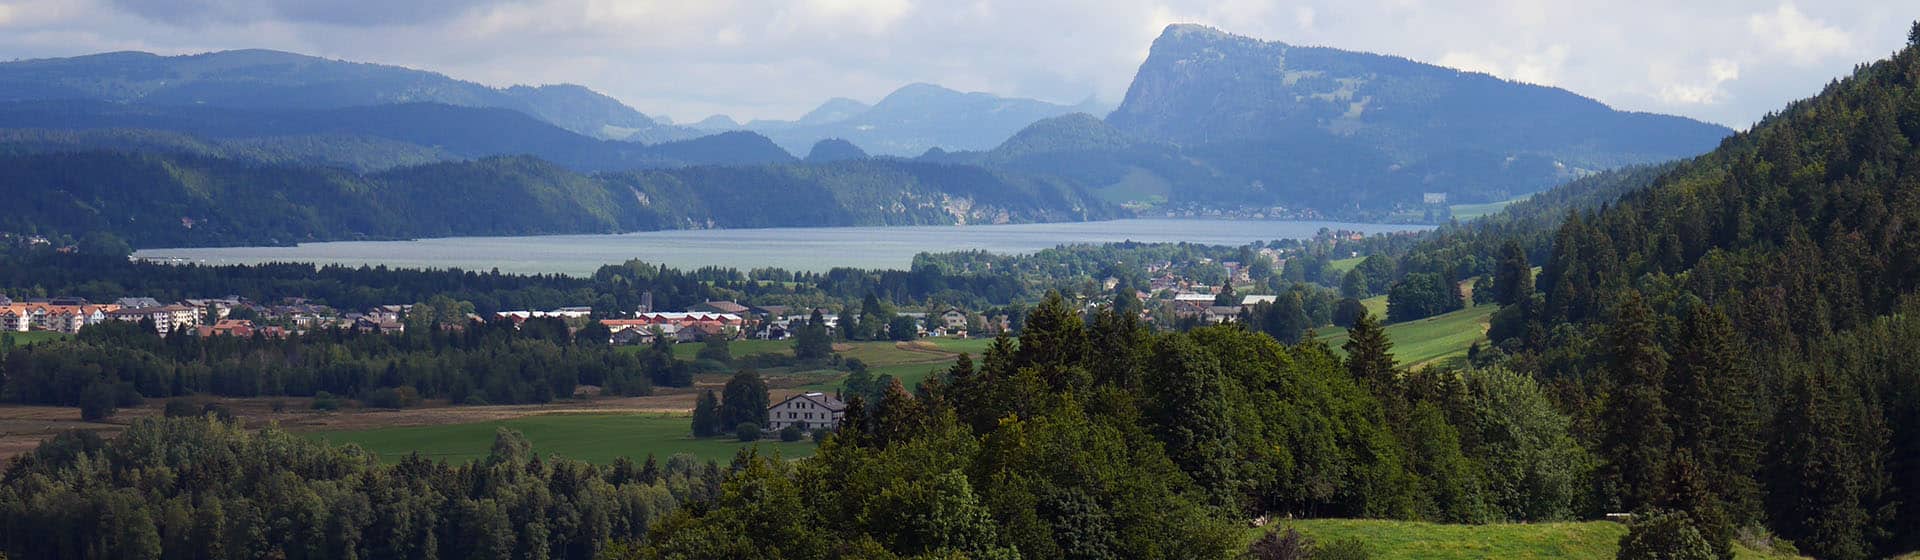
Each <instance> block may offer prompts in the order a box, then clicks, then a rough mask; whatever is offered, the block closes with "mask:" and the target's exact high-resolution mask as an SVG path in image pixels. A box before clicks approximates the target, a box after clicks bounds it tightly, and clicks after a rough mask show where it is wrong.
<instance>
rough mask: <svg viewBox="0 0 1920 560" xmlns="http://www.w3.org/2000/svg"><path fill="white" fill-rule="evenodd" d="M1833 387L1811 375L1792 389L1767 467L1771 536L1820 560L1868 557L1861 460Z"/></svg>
mask: <svg viewBox="0 0 1920 560" xmlns="http://www.w3.org/2000/svg"><path fill="white" fill-rule="evenodd" d="M1836 384H1837V381H1836V380H1835V379H1834V378H1833V376H1832V375H1830V374H1828V373H1826V372H1825V371H1824V370H1821V369H1818V368H1815V369H1812V370H1811V371H1809V372H1806V373H1803V374H1801V375H1799V376H1798V378H1797V379H1796V380H1795V381H1794V385H1793V389H1792V394H1791V397H1790V399H1791V400H1790V402H1789V403H1788V405H1787V406H1786V407H1785V408H1784V409H1782V410H1781V412H1780V414H1781V419H1780V421H1779V422H1778V423H1779V424H1780V428H1779V430H1780V434H1779V435H1778V436H1777V440H1776V443H1775V445H1776V446H1777V448H1776V449H1775V450H1774V451H1773V458H1772V460H1771V461H1769V462H1770V463H1771V467H1772V470H1773V473H1772V477H1771V479H1772V483H1771V484H1770V485H1769V486H1768V501H1769V502H1770V503H1771V507H1770V508H1769V509H1770V510H1771V513H1772V516H1771V519H1773V520H1774V522H1775V525H1776V528H1777V529H1778V530H1779V531H1780V533H1781V534H1782V536H1785V537H1787V538H1790V539H1793V541H1794V543H1796V544H1797V545H1799V546H1800V548H1801V550H1805V551H1807V552H1811V553H1813V554H1814V555H1815V556H1818V557H1820V558H1838V559H1841V560H1857V559H1860V558H1866V557H1867V556H1868V552H1869V550H1868V546H1867V541H1866V535H1865V529H1866V526H1867V521H1868V516H1867V512H1866V509H1865V508H1864V507H1862V505H1861V495H1862V494H1863V493H1864V489H1863V485H1864V481H1863V480H1862V478H1863V476H1862V474H1863V473H1861V472H1860V468H1859V465H1860V458H1859V456H1858V453H1859V452H1858V451H1857V450H1856V448H1855V447H1854V442H1853V436H1854V434H1852V433H1850V432H1851V431H1850V430H1849V426H1848V422H1847V420H1846V418H1845V413H1844V412H1843V411H1842V410H1841V408H1840V404H1839V403H1837V402H1835V399H1836V397H1837V396H1839V395H1843V394H1845V393H1844V392H1843V391H1842V390H1841V387H1836Z"/></svg>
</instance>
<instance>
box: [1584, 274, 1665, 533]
mask: <svg viewBox="0 0 1920 560" xmlns="http://www.w3.org/2000/svg"><path fill="white" fill-rule="evenodd" d="M1608 334H1609V336H1608V344H1609V348H1610V350H1611V352H1612V360H1611V362H1610V363H1608V364H1607V368H1606V373H1607V375H1608V381H1609V382H1610V385H1611V394H1610V395H1608V397H1607V399H1606V402H1605V404H1604V405H1603V407H1604V408H1602V409H1601V411H1600V429H1601V433H1600V449H1599V451H1600V458H1601V459H1602V460H1603V461H1604V464H1602V465H1601V468H1600V473H1599V476H1600V480H1599V482H1600V491H1601V496H1600V497H1601V499H1602V501H1603V503H1606V504H1608V505H1609V506H1610V507H1611V508H1612V509H1613V510H1614V511H1634V510H1638V509H1640V508H1642V507H1645V506H1648V505H1652V504H1653V503H1654V500H1655V499H1656V498H1657V497H1659V495H1660V492H1661V488H1662V486H1663V485H1662V484H1661V483H1662V478H1663V477H1662V475H1663V474H1664V473H1665V470H1666V469H1665V467H1664V465H1665V459H1666V456H1667V454H1668V453H1669V452H1670V451H1671V450H1672V448H1673V431H1672V429H1671V428H1669V427H1668V424H1667V421H1668V418H1669V414H1668V413H1667V408H1666V389H1665V386H1664V382H1665V378H1666V370H1667V356H1666V353H1665V352H1664V351H1662V350H1661V348H1660V344H1659V343H1658V342H1656V341H1655V336H1656V335H1655V325H1654V318H1653V310H1652V309H1650V308H1648V307H1647V303H1646V300H1644V299H1643V298H1641V296H1640V293H1639V292H1637V291H1634V290H1627V291H1625V292H1623V293H1622V294H1621V298H1620V302H1619V304H1617V305H1616V306H1615V307H1614V313H1613V324H1612V325H1611V326H1610V327H1609V329H1608Z"/></svg>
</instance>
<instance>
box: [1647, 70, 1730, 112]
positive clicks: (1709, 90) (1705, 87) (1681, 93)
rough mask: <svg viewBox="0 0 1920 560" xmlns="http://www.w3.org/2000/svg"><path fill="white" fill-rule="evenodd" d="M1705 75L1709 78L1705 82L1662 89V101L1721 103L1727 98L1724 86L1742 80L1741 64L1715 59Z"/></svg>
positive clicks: (1672, 85)
mask: <svg viewBox="0 0 1920 560" xmlns="http://www.w3.org/2000/svg"><path fill="white" fill-rule="evenodd" d="M1704 74H1705V75H1706V77H1707V79H1706V81H1704V82H1697V83H1687V84H1667V85H1666V86H1664V87H1662V88H1660V99H1661V100H1662V101H1665V102H1667V103H1671V104H1674V105H1704V104H1714V103H1720V102H1721V101H1723V100H1725V99H1726V97H1727V91H1726V89H1724V87H1723V86H1725V85H1726V83H1727V82H1731V81H1733V80H1737V79H1740V63H1738V62H1734V61H1731V60H1726V59H1714V60H1713V61H1712V62H1710V63H1708V65H1707V68H1706V71H1705V72H1704Z"/></svg>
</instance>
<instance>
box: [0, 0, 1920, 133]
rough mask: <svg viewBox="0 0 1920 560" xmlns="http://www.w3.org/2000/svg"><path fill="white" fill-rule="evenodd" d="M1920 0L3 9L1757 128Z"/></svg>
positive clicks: (681, 115)
mask: <svg viewBox="0 0 1920 560" xmlns="http://www.w3.org/2000/svg"><path fill="white" fill-rule="evenodd" d="M1916 18H1920V6H1916V5H1915V4H1913V3H1912V2H1911V1H1910V0H1877V1H1874V0H1784V1H1773V0H1610V1H1607V2H1566V1H1563V0H1486V1H1468V0H1221V1H1214V2H1200V1H1187V0H948V1H940V2H934V1H929V0H667V1H654V0H398V1H396V0H336V1H331V2H320V1H311V0H0V60H6V59H21V58H43V57H59V56H73V55H80V54H89V53H95V52H104V51H118V50H141V51H148V52H155V53H161V54H189V53H198V52H206V51H214V50H225V49H238V48H270V49H278V50H286V51H293V52H299V53H304V54H311V55H317V56H324V57H328V58H337V59H344V60H354V61H363V62H378V63H385V64H397V65H401V66H407V67H412V68H420V69H426V70H433V71H437V72H441V73H443V74H447V75H449V76H453V77H456V78H461V79H466V80H472V81H477V82H481V83H485V84H489V85H494V86H506V85H513V84H549V83H577V84H581V85H585V86H587V87H590V88H593V89H595V90H597V91H600V92H602V93H606V94H608V95H611V96H613V97H615V98H618V99H620V100H621V101H624V102H626V103H627V104H628V105H631V106H633V107H634V108H636V109H639V110H640V111H642V112H644V113H647V114H649V115H663V114H664V115H667V116H670V117H671V118H672V119H673V120H675V121H676V122H691V121H695V120H699V119H701V118H704V117H706V116H708V115H711V114H715V113H724V114H728V115H731V116H733V117H735V118H736V119H739V120H741V121H743V122H744V121H745V120H748V119H752V118H778V119H791V118H795V117H797V116H799V115H800V114H802V113H804V112H806V111H807V110H809V109H811V108H813V107H815V106H817V105H819V104H820V103H821V102H823V101H825V100H826V99H828V98H832V97H850V98H853V99H858V100H861V101H866V102H869V103H870V102H873V101H877V100H878V99H880V98H881V97H883V96H885V95H886V94H887V93H888V92H890V91H892V90H894V89H896V88H898V87H900V86H902V85H905V84H909V83H914V82H928V83H936V84H940V85H944V86H947V87H950V88H953V89H959V90H964V91H986V92H991V93H995V94H1000V95H1007V96H1018V97H1032V98H1038V99H1044V100H1048V101H1054V102H1059V103H1063V104H1073V103H1078V102H1081V101H1084V100H1086V99H1088V98H1094V99H1097V100H1099V101H1100V102H1102V103H1105V104H1106V105H1108V106H1112V105H1116V104H1118V103H1119V102H1120V100H1121V99H1122V98H1123V97H1124V96H1125V94H1126V88H1127V85H1128V83H1129V82H1130V81H1131V80H1132V77H1133V73H1134V71H1135V70H1137V69H1138V67H1139V65H1140V63H1141V62H1142V61H1143V60H1145V59H1146V55H1147V50H1148V47H1149V46H1150V45H1151V44H1152V41H1153V39H1154V37H1156V36H1158V35H1159V33H1160V31H1161V30H1162V29H1163V28H1164V27H1165V26H1166V25H1168V24H1171V23H1200V24H1206V25H1211V26H1214V27H1218V28H1220V29H1222V30H1224V31H1227V32H1230V33H1235V34H1239V35H1246V36H1250V37H1256V38H1260V39H1265V40H1270V41H1281V42H1285V43H1289V44H1295V45H1315V46H1328V47H1336V48H1341V49H1347V50H1356V51H1370V52H1378V53H1385V54H1394V55H1399V56H1404V57H1407V58H1411V59H1414V60H1419V61H1423V62H1429V63H1435V64H1441V65H1445V66H1451V67H1455V68H1461V69H1466V70H1475V71H1482V72H1487V73H1490V74H1493V75H1496V76H1500V77H1503V78H1508V79H1513V80H1519V81H1525V82H1530V83H1536V84H1542V85H1551V86H1557V87H1563V88H1566V89H1569V90H1572V91H1574V92H1576V93H1580V94H1583V95H1586V96H1589V97H1593V98H1596V99H1599V100H1600V101H1602V102H1605V103H1607V104H1609V105H1612V106H1614V107H1616V108H1620V109H1626V110H1635V111H1651V112H1659V113H1670V114H1678V115H1684V116H1688V117H1693V118H1696V119H1700V120H1704V121H1710V122H1717V123H1720V124H1724V125H1728V126H1731V127H1735V128H1744V127H1746V126H1747V125H1749V124H1751V123H1753V122H1754V121H1755V120H1758V119H1759V118H1760V117H1762V116H1764V115H1765V114H1766V113H1767V112H1769V111H1772V110H1775V109H1778V108H1780V107H1782V106H1784V105H1785V104H1786V103H1787V102H1789V101H1792V100H1794V99H1799V98H1802V97H1807V96H1811V95H1813V94H1815V93H1817V92H1818V91H1819V90H1820V88H1821V87H1822V86H1824V85H1825V84H1826V83H1827V82H1829V81H1830V80H1833V79H1835V78H1838V77H1840V76H1842V75H1844V74H1846V73H1848V72H1850V71H1852V68H1853V67H1854V66H1855V65H1856V64H1859V63H1863V62H1868V61H1871V60H1875V59H1879V58H1884V57H1885V56H1887V55H1888V54H1889V53H1891V52H1893V51H1894V50H1895V49H1897V48H1898V47H1900V46H1901V45H1903V44H1904V43H1905V42H1906V35H1907V33H1906V32H1907V30H1908V28H1909V26H1910V25H1911V22H1912V21H1914V19H1916Z"/></svg>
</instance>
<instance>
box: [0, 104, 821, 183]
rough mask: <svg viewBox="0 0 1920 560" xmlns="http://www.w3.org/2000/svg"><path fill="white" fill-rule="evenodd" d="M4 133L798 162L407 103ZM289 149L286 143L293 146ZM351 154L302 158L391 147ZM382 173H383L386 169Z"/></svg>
mask: <svg viewBox="0 0 1920 560" xmlns="http://www.w3.org/2000/svg"><path fill="white" fill-rule="evenodd" d="M0 128H7V129H42V130H68V131H86V132H87V133H89V134H95V135H98V134H101V133H100V132H98V131H100V130H102V129H139V130H152V131H165V132H171V133H177V134H186V135H192V136H198V137H203V138H208V139H212V140H216V141H221V142H240V143H259V142H267V141H270V139H277V138H303V137H355V138H374V139H381V140H385V141H389V142H391V143H400V144H406V145H408V146H399V147H398V148H399V149H401V150H403V151H409V152H436V153H437V152H444V153H446V154H449V155H452V156H455V157H459V158H482V157H489V156H517V155H531V156H536V157H539V158H541V159H545V160H547V161H552V162H554V163H558V164H561V165H564V166H567V167H568V168H570V169H573V170H575V171H580V172H597V171H617V170H624V169H636V168H643V167H673V166H681V165H706V164H761V163H783V162H789V161H793V156H791V155H789V154H787V153H786V152H783V151H781V150H780V149H779V148H778V147H776V146H774V145H773V144H772V143H771V142H768V141H767V140H766V139H765V138H763V137H759V136H757V135H754V134H751V133H734V134H721V135H715V136H709V137H702V138H693V139H688V140H681V141H676V142H666V143H661V144H653V145H646V144H640V143H635V142H623V141H617V140H600V139H595V138H589V137H587V136H582V135H580V134H576V133H574V132H571V131H568V130H566V129H563V128H560V127H558V126H554V125H552V124H548V123H546V122H544V121H541V120H539V119H537V118H534V117H532V116H529V115H527V114H524V113H521V112H518V111H513V110H508V109H499V108H477V107H463V106H456V105H447V104H439V103H404V104H389V105H371V106H359V107H343V108H332V109H270V108H259V109H234V108H221V107H207V106H163V105H141V104H119V103H110V102H102V101H71V100H69V101H19V102H5V103H0ZM283 145H284V143H283ZM348 149H352V148H351V147H350V146H345V145H333V146H323V145H320V144H319V143H307V144H305V148H304V149H303V150H301V151H298V152H296V154H295V157H294V159H301V160H314V161H328V160H341V159H345V160H378V159H381V158H382V155H381V154H379V153H378V151H379V150H381V149H388V148H387V147H383V146H369V147H367V148H366V149H364V150H356V151H354V152H352V153H338V154H335V155H332V156H329V155H327V152H328V151H333V152H339V151H342V150H348ZM376 167H377V166H376Z"/></svg>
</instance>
